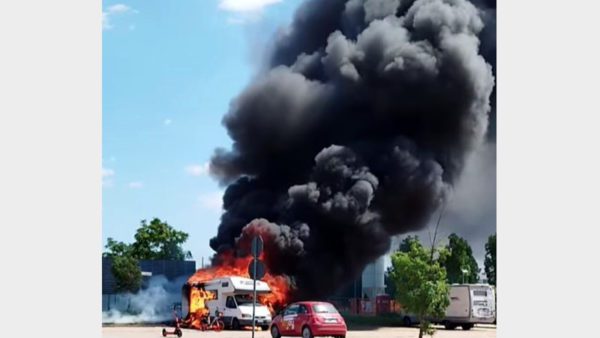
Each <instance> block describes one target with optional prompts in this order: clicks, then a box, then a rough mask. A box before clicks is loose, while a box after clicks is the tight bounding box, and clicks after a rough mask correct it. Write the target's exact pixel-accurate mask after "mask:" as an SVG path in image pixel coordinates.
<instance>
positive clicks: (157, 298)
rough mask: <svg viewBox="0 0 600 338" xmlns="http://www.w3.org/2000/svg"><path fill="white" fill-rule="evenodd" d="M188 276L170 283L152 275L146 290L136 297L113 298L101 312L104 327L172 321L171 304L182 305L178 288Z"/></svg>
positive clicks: (135, 295)
mask: <svg viewBox="0 0 600 338" xmlns="http://www.w3.org/2000/svg"><path fill="white" fill-rule="evenodd" d="M186 280H187V277H181V278H178V279H175V280H172V281H169V280H167V278H165V277H164V276H162V275H160V276H154V277H152V278H150V280H149V281H148V287H146V288H144V289H142V290H140V291H139V292H137V293H135V294H131V293H128V294H120V295H116V296H115V297H114V299H112V304H111V309H110V310H108V311H104V312H102V323H103V324H132V323H161V322H165V321H171V320H173V304H174V303H178V302H179V303H180V302H181V286H182V285H183V284H184V283H185V281H186Z"/></svg>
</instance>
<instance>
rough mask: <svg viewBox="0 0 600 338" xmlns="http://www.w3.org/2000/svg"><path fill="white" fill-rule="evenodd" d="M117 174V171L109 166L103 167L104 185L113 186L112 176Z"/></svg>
mask: <svg viewBox="0 0 600 338" xmlns="http://www.w3.org/2000/svg"><path fill="white" fill-rule="evenodd" d="M113 176H115V171H114V170H112V169H108V168H104V167H103V168H102V186H104V187H112V186H113V180H112V177H113Z"/></svg>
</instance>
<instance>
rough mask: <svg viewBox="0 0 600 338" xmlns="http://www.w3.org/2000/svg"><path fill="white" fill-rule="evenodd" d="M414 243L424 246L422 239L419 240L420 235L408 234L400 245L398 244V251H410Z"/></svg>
mask: <svg viewBox="0 0 600 338" xmlns="http://www.w3.org/2000/svg"><path fill="white" fill-rule="evenodd" d="M413 243H415V244H416V245H418V246H421V247H422V246H423V245H422V244H421V241H419V236H416V235H415V236H407V237H405V238H404V239H403V240H402V242H400V245H399V246H398V251H399V252H410V248H411V247H412V245H413Z"/></svg>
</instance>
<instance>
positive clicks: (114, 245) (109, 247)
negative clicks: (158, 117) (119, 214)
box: [102, 237, 131, 258]
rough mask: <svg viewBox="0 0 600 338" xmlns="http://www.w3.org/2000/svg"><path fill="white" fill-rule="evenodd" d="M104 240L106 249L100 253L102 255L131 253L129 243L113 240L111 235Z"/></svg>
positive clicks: (117, 255)
mask: <svg viewBox="0 0 600 338" xmlns="http://www.w3.org/2000/svg"><path fill="white" fill-rule="evenodd" d="M106 242H107V243H106V246H105V248H106V251H104V252H103V253H102V257H110V258H113V257H119V256H127V255H131V245H129V244H125V243H123V242H119V241H115V240H114V239H112V238H111V237H109V238H108V239H107V241H106Z"/></svg>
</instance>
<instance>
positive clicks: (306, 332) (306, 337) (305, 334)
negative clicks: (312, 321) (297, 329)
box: [302, 326, 314, 338]
mask: <svg viewBox="0 0 600 338" xmlns="http://www.w3.org/2000/svg"><path fill="white" fill-rule="evenodd" d="M313 337H314V336H313V334H312V331H310V328H309V327H308V326H305V327H304V328H303V329H302V338H313Z"/></svg>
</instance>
